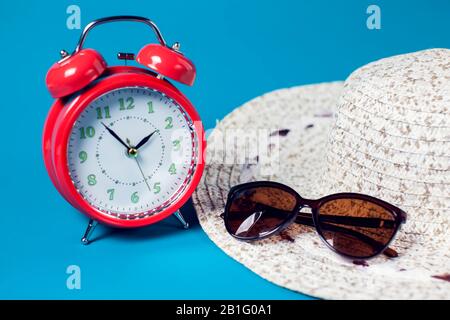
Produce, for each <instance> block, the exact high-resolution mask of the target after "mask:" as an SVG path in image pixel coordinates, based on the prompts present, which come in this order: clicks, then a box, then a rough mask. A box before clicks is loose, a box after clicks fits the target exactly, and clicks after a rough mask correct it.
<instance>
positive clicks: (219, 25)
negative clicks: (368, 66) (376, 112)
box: [0, 0, 450, 299]
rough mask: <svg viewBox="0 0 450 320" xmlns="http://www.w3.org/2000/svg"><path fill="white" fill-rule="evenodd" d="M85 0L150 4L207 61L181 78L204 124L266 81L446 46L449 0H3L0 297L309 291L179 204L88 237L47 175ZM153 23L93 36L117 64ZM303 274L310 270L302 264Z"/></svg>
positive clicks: (323, 74)
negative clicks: (255, 260) (375, 8)
mask: <svg viewBox="0 0 450 320" xmlns="http://www.w3.org/2000/svg"><path fill="white" fill-rule="evenodd" d="M70 4H76V5H78V6H80V8H81V19H82V27H83V26H84V25H86V24H87V23H88V22H89V21H91V20H93V19H95V18H99V17H102V16H108V15H115V14H136V15H143V16H147V17H150V18H151V19H153V20H154V21H155V22H156V23H157V24H158V26H159V27H160V29H161V30H162V32H163V34H164V36H165V37H166V39H167V40H168V41H169V42H170V43H172V42H173V41H180V42H181V43H182V50H183V51H184V53H185V54H186V55H187V56H188V57H190V58H191V59H192V60H193V61H194V62H195V63H196V65H197V70H198V78H197V82H196V84H195V86H194V87H193V88H188V87H184V86H180V88H181V90H182V91H184V92H185V93H186V95H187V96H188V97H189V98H190V99H191V101H192V102H193V103H194V105H196V106H197V108H198V110H199V112H200V115H201V116H202V118H203V120H204V124H205V127H206V128H212V127H213V126H214V124H215V120H216V119H220V118H222V117H223V116H225V115H226V114H227V113H228V112H230V111H231V110H232V109H233V108H235V107H237V106H239V105H241V104H242V103H244V102H245V101H247V100H249V99H251V98H253V97H255V96H258V95H260V94H262V93H264V92H267V91H271V90H274V89H277V88H282V87H289V86H294V85H300V84H306V83H314V82H323V81H331V80H339V79H345V78H346V76H347V75H348V74H349V73H350V72H351V71H352V70H354V69H355V68H357V67H358V66H361V65H363V64H365V63H367V62H370V61H372V60H375V59H379V58H382V57H385V56H389V55H394V54H399V53H404V52H408V51H415V50H419V49H425V48H432V47H450V38H449V31H450V2H449V1H445V0H442V1H438V0H435V1H430V0H427V1H425V0H424V1H412V0H409V1H392V0H390V1H380V0H372V1H364V0H357V1H325V0H314V1H312V0H311V1H294V0H292V1H287V0H276V1H265V0H252V1H243V0H230V1H217V0H216V1H185V0H172V1H156V0H154V1H135V0H126V1H123V0H120V1H112V0H109V1H95V2H94V1H75V0H72V1H52V2H50V1H48V2H45V1H36V2H31V1H28V2H25V1H21V0H14V1H6V0H5V1H1V2H0V35H1V37H0V39H1V50H0V62H1V71H2V76H1V80H0V83H1V86H0V88H1V89H0V90H1V95H0V101H1V102H0V108H1V117H0V123H1V134H2V143H3V146H2V148H1V149H2V156H1V158H0V161H1V179H2V180H1V181H2V187H1V204H2V207H1V213H0V228H1V233H0V298H33V299H34V298H62V299H79V298H85V299H89V298H123V299H141V298H150V299H152V298H155V299H156V298H160V299H170V298H178V299H196V298H203V299H215V298H227V299H250V298H253V299H261V298H262V299H302V298H308V297H306V296H303V295H300V294H298V293H295V292H291V291H289V290H286V289H283V288H281V287H278V286H275V285H273V284H271V283H269V282H267V281H266V280H263V279H262V278H260V277H259V276H257V275H255V274H253V273H252V272H250V271H249V270H247V269H246V268H244V267H243V266H242V265H240V264H238V263H237V262H235V261H234V260H232V259H231V258H229V257H228V256H226V255H225V254H224V253H223V252H222V251H221V250H219V249H218V248H217V247H216V246H215V245H214V244H213V243H212V242H211V241H210V240H209V239H208V237H207V236H206V235H205V234H204V233H203V231H202V229H201V227H200V226H199V224H198V221H197V220H196V217H195V212H194V211H193V209H192V206H191V205H189V204H188V205H187V206H185V207H184V210H183V212H184V214H185V215H186V216H187V218H188V219H189V220H190V222H191V225H192V228H191V229H190V230H189V231H184V230H181V229H179V228H178V224H177V222H176V221H175V219H174V218H169V219H167V220H165V221H163V222H161V223H159V224H157V225H153V226H150V227H147V228H143V229H139V230H126V231H124V230H112V229H109V228H106V227H98V228H97V229H96V231H95V234H94V238H97V240H98V241H96V242H94V243H93V244H91V245H89V246H87V247H84V246H82V245H81V244H80V242H79V240H80V237H81V235H82V232H83V231H84V228H85V226H86V223H87V219H86V218H85V217H84V216H83V215H81V214H79V213H78V212H76V211H75V210H74V209H73V208H71V207H70V205H68V204H67V203H66V202H65V201H64V200H63V199H62V198H61V197H60V196H59V194H58V193H57V192H56V190H55V189H54V188H53V186H52V184H51V183H50V180H49V178H48V177H47V173H46V171H45V168H44V166H43V161H42V156H41V132H42V127H43V123H44V120H45V117H46V114H47V111H48V109H49V107H50V106H51V104H52V99H51V97H50V95H49V94H48V92H47V90H46V87H45V84H44V78H45V74H46V72H47V69H48V68H49V67H50V66H51V64H52V63H53V62H55V61H56V60H58V58H59V56H58V53H59V50H60V49H63V48H65V49H67V50H69V51H72V50H73V48H74V46H75V44H76V41H77V40H78V37H79V35H80V32H81V31H80V30H68V29H67V28H66V19H67V16H68V15H67V14H66V8H67V6H68V5H70ZM369 4H377V5H379V6H380V8H381V14H382V20H381V23H382V28H381V30H368V29H367V27H366V19H367V17H368V15H367V14H366V8H367V7H368V5H369ZM150 41H154V37H153V35H152V34H151V33H150V32H149V30H147V29H146V28H145V26H141V25H138V24H136V25H135V26H133V25H128V24H117V25H109V26H103V27H101V28H98V29H97V30H96V31H94V32H92V33H91V34H90V36H89V38H88V40H87V43H86V46H87V47H95V48H96V49H98V50H100V51H101V52H102V54H103V55H104V57H105V58H106V59H107V60H108V61H109V63H110V64H119V62H118V61H116V59H115V54H116V53H117V52H118V51H127V52H137V51H138V50H139V48H140V47H141V46H142V45H143V44H145V43H147V42H150ZM72 264H74V265H78V266H80V268H81V276H82V277H81V286H82V287H81V290H68V289H67V288H66V279H67V276H68V275H67V274H66V268H67V266H69V265H72ZM305 276H307V275H305Z"/></svg>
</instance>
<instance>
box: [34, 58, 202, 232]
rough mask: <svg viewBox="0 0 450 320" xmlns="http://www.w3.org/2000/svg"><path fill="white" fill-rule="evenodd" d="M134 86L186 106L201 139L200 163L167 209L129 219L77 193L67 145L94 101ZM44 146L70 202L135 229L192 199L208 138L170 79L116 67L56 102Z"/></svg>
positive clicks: (47, 160)
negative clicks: (81, 89) (73, 129)
mask: <svg viewBox="0 0 450 320" xmlns="http://www.w3.org/2000/svg"><path fill="white" fill-rule="evenodd" d="M134 86H138V87H147V88H150V89H155V90H157V91H159V92H162V93H164V94H165V95H167V96H168V97H170V98H171V99H173V100H174V101H175V102H176V103H177V104H179V105H180V106H181V107H182V108H183V110H184V111H185V112H186V114H187V115H188V116H189V117H190V119H191V120H192V122H193V126H194V131H195V134H196V136H197V139H198V141H197V148H196V153H197V154H196V159H197V163H196V167H195V170H194V172H193V173H192V176H191V179H190V181H189V182H188V185H187V186H186V187H185V188H184V190H182V191H181V194H179V195H178V196H177V198H176V199H175V200H174V201H173V202H172V203H171V204H170V205H169V206H168V207H167V208H165V209H163V210H162V211H161V212H159V213H157V214H155V215H151V216H148V217H144V218H138V219H133V220H125V219H120V218H116V217H114V216H111V215H108V214H107V213H104V212H102V211H100V210H98V209H97V208H95V207H93V206H92V205H90V204H89V203H88V202H87V201H86V200H85V199H84V198H83V197H82V196H81V195H80V193H78V192H77V190H76V188H75V186H74V184H73V182H72V180H71V178H70V175H69V168H68V161H67V146H68V139H69V136H70V133H71V130H72V127H73V125H74V123H75V121H76V120H77V119H78V117H79V116H80V114H81V113H82V112H83V110H84V109H85V108H86V107H88V106H89V104H90V103H91V102H92V101H93V100H95V99H96V98H98V97H99V96H101V95H103V94H105V93H107V92H109V91H111V90H115V89H119V88H123V87H134ZM42 147H43V154H44V162H45V166H46V169H47V171H48V174H49V176H50V178H51V180H52V182H53V184H54V185H55V187H56V188H57V190H58V191H59V192H60V193H61V195H62V196H63V197H64V198H65V199H66V200H67V201H68V202H70V203H71V204H72V205H73V206H74V207H75V208H77V209H78V210H80V211H81V212H83V213H84V214H86V215H87V216H89V217H90V218H91V219H94V220H97V221H99V222H102V223H105V224H107V225H110V226H113V227H121V228H134V227H141V226H146V225H149V224H152V223H155V222H158V221H160V220H162V219H164V218H166V217H168V216H169V215H171V214H173V213H175V212H176V211H177V210H178V209H179V208H180V207H181V206H182V205H183V204H184V203H185V202H186V201H187V200H188V199H189V197H190V196H191V194H192V193H193V192H194V190H195V188H196V186H197V185H198V183H199V182H200V179H201V177H202V174H203V170H204V166H205V161H204V160H205V159H204V154H205V148H206V141H205V135H204V129H203V126H202V122H201V120H200V117H199V115H198V113H197V111H196V110H195V108H194V106H193V105H192V103H191V102H190V101H189V100H188V99H187V98H186V97H185V96H184V95H183V94H182V93H181V92H180V91H179V90H178V89H177V88H176V87H175V86H173V85H172V84H171V83H170V82H169V81H167V80H163V79H158V78H157V77H156V76H155V74H154V73H153V72H151V71H148V70H145V69H141V68H137V67H130V66H128V67H127V66H116V67H109V68H107V69H106V70H105V72H104V73H103V75H102V76H101V78H99V79H98V80H97V81H96V82H95V83H93V84H91V85H90V86H88V87H86V88H85V89H84V90H83V91H81V92H79V93H77V95H75V96H73V97H68V98H59V99H57V100H56V101H55V102H54V104H53V106H52V107H51V109H50V112H49V114H48V116H47V120H46V122H45V125H44V133H43V141H42Z"/></svg>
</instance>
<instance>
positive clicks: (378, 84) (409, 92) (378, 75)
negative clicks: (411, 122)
mask: <svg viewBox="0 0 450 320" xmlns="http://www.w3.org/2000/svg"><path fill="white" fill-rule="evenodd" d="M449 83H450V50H448V49H430V50H423V51H418V52H414V53H409V54H403V55H398V56H393V57H389V58H384V59H381V60H378V61H375V62H372V63H369V64H367V65H365V66H363V67H361V68H359V69H357V70H356V71H354V72H353V73H352V74H351V75H350V76H349V77H348V79H347V81H346V83H345V87H346V89H347V90H351V91H356V92H359V93H360V94H365V95H369V96H370V97H371V98H373V99H378V100H380V101H381V102H384V103H385V104H386V107H389V105H393V106H396V107H402V108H405V109H408V110H411V111H417V112H430V113H446V114H447V115H450V85H449Z"/></svg>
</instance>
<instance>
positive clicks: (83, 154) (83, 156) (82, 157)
mask: <svg viewBox="0 0 450 320" xmlns="http://www.w3.org/2000/svg"><path fill="white" fill-rule="evenodd" d="M87 157H88V156H87V152H86V151H80V153H78V158H80V160H81V161H80V163H84V162H85V161H86V160H87Z"/></svg>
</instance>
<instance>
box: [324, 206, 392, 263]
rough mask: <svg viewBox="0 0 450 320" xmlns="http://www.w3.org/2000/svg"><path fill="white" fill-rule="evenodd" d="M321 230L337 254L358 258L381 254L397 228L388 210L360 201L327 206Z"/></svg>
mask: <svg viewBox="0 0 450 320" xmlns="http://www.w3.org/2000/svg"><path fill="white" fill-rule="evenodd" d="M318 227H319V228H320V230H321V231H322V234H323V236H324V237H325V240H326V241H327V242H328V243H329V244H330V245H331V246H332V247H333V248H334V249H336V251H338V252H339V253H342V254H345V255H348V256H352V257H357V258H367V257H370V256H373V255H375V254H378V253H380V252H382V251H383V249H385V248H386V246H387V244H388V243H389V241H390V240H391V239H392V236H393V235H394V233H395V231H396V229H397V226H396V222H395V217H394V215H393V214H392V213H391V212H390V211H389V210H387V209H384V208H383V207H381V206H379V205H377V204H375V203H372V202H370V201H366V200H359V199H337V200H331V201H329V202H326V203H324V204H323V205H322V206H321V207H320V208H319V215H318Z"/></svg>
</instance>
